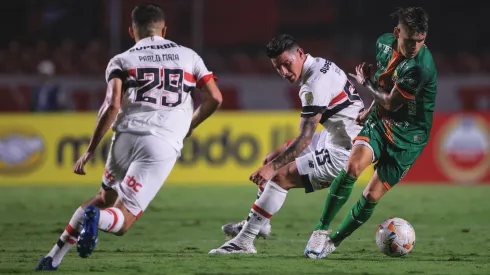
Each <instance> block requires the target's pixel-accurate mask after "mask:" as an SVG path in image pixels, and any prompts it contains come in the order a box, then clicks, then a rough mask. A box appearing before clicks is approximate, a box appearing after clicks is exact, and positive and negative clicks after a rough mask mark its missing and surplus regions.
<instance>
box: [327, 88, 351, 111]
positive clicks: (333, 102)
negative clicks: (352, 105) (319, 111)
mask: <svg viewBox="0 0 490 275" xmlns="http://www.w3.org/2000/svg"><path fill="white" fill-rule="evenodd" d="M346 97H347V93H346V92H345V91H344V90H342V92H340V94H338V95H337V96H336V97H334V98H333V99H332V101H330V103H329V104H328V107H331V106H333V105H335V104H337V103H339V102H340V101H342V100H343V99H344V98H346Z"/></svg>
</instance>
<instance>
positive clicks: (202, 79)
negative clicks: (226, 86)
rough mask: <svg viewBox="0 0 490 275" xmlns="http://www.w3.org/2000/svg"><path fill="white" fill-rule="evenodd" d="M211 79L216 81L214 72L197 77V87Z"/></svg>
mask: <svg viewBox="0 0 490 275" xmlns="http://www.w3.org/2000/svg"><path fill="white" fill-rule="evenodd" d="M211 79H214V81H218V78H217V77H216V76H215V75H214V74H207V75H205V76H203V77H201V79H199V81H198V82H197V88H199V89H201V88H202V86H204V84H206V83H207V82H208V81H209V80H211Z"/></svg>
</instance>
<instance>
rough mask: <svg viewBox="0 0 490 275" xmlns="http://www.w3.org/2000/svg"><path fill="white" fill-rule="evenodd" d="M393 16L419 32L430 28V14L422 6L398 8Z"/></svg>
mask: <svg viewBox="0 0 490 275" xmlns="http://www.w3.org/2000/svg"><path fill="white" fill-rule="evenodd" d="M391 16H392V17H393V18H395V19H398V23H401V24H404V25H407V26H408V27H409V28H410V29H411V30H413V31H415V32H417V33H426V32H427V31H428V30H429V15H428V14H427V13H426V12H425V10H424V9H423V8H421V7H408V8H398V9H397V10H396V11H395V12H394V13H392V14H391Z"/></svg>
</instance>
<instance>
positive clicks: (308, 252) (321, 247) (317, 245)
mask: <svg viewBox="0 0 490 275" xmlns="http://www.w3.org/2000/svg"><path fill="white" fill-rule="evenodd" d="M329 234H330V230H315V231H313V233H311V237H310V239H309V240H308V243H307V244H306V248H305V251H304V255H305V256H306V257H308V258H311V259H322V258H325V257H326V256H327V255H328V254H330V253H332V252H333V251H334V250H335V249H336V247H335V245H334V243H333V241H332V240H331V239H330V238H329V237H328V235H329Z"/></svg>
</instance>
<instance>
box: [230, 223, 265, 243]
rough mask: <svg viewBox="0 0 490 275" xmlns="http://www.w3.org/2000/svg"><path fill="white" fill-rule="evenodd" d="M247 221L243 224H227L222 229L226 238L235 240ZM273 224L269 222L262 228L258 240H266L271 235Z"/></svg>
mask: <svg viewBox="0 0 490 275" xmlns="http://www.w3.org/2000/svg"><path fill="white" fill-rule="evenodd" d="M246 222H247V220H243V221H241V222H236V223H227V224H225V225H223V226H222V227H221V230H222V231H223V233H225V235H226V236H228V237H231V238H234V237H236V235H238V233H240V231H242V228H243V226H244V225H245V223H246ZM271 230H272V227H271V223H270V221H268V222H267V223H266V224H264V226H262V228H260V231H259V234H257V238H264V239H267V237H269V235H270V234H271Z"/></svg>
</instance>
